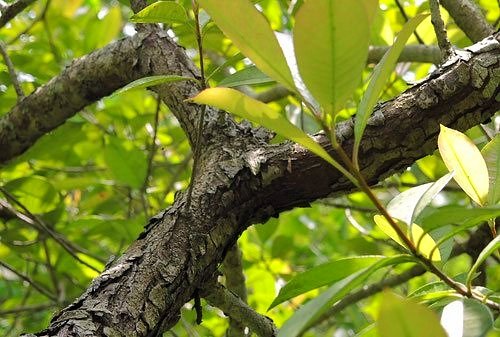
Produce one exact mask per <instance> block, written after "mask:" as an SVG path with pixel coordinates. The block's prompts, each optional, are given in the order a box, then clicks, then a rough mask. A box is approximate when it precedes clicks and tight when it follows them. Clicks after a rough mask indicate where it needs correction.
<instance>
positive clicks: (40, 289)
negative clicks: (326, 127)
mask: <svg viewBox="0 0 500 337" xmlns="http://www.w3.org/2000/svg"><path fill="white" fill-rule="evenodd" d="M0 266H1V267H3V268H5V269H7V270H9V271H11V272H12V273H14V274H15V275H16V276H17V277H19V278H20V279H21V280H23V281H26V282H28V283H29V284H30V285H31V286H32V287H33V289H35V290H36V291H38V292H39V293H40V294H42V295H45V296H46V297H47V298H49V299H50V300H52V301H54V302H57V297H56V296H54V294H52V293H51V292H50V291H49V290H47V289H46V288H45V287H44V286H42V285H40V284H38V283H37V282H35V281H34V280H32V279H31V278H30V277H29V276H27V275H24V274H22V273H20V272H18V271H17V270H16V269H15V268H13V267H11V266H10V265H8V264H7V263H5V262H3V261H1V260H0Z"/></svg>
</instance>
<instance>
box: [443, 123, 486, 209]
mask: <svg viewBox="0 0 500 337" xmlns="http://www.w3.org/2000/svg"><path fill="white" fill-rule="evenodd" d="M438 146H439V153H440V154H441V157H442V158H443V161H444V163H445V165H446V167H448V170H450V171H453V170H454V171H455V176H454V177H453V178H454V179H455V180H456V182H457V183H458V185H460V187H461V188H462V189H463V190H464V191H465V193H467V195H468V196H469V197H470V198H471V199H472V200H474V201H475V202H476V203H478V204H479V205H482V206H483V205H485V204H486V202H487V200H488V188H489V178H488V168H487V167H486V163H485V161H484V158H483V156H482V155H481V152H479V150H478V148H477V147H476V145H475V144H474V143H473V142H472V140H470V139H469V137H467V136H466V135H464V134H463V133H461V132H459V131H456V130H453V129H449V128H447V127H445V126H443V125H441V132H440V133H439V137H438Z"/></svg>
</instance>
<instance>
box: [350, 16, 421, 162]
mask: <svg viewBox="0 0 500 337" xmlns="http://www.w3.org/2000/svg"><path fill="white" fill-rule="evenodd" d="M428 15H429V14H419V15H417V16H415V17H413V18H412V19H411V20H409V21H408V22H407V23H406V24H405V25H404V27H403V29H402V30H401V32H400V33H399V34H398V36H397V37H396V40H395V41H394V43H393V45H392V47H391V48H389V50H388V51H387V52H386V53H385V55H384V57H382V59H381V60H380V62H379V63H378V64H377V66H376V67H375V69H374V70H373V75H372V78H371V80H370V83H369V84H368V88H367V89H366V92H365V94H364V95H363V98H362V99H361V102H360V103H359V107H358V112H357V113H356V120H355V123H354V148H353V155H352V157H353V158H354V159H353V160H354V162H355V163H357V161H358V153H359V146H360V144H361V137H362V136H363V133H364V131H365V128H366V124H367V123H368V119H369V118H370V116H371V114H372V112H373V107H374V106H375V104H376V103H377V100H378V98H379V96H380V93H381V92H382V90H383V89H384V86H385V84H386V83H387V81H388V79H389V77H390V76H391V74H392V72H393V70H394V68H395V66H396V63H397V61H398V58H399V55H400V54H401V52H402V51H403V48H404V46H405V44H406V41H408V39H409V38H410V36H411V35H412V34H413V32H414V31H415V29H416V28H417V26H418V25H419V24H420V23H421V22H422V21H423V20H424V19H425V18H426V17H427V16H428ZM356 165H357V164H356Z"/></svg>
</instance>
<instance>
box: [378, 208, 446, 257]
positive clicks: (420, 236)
mask: <svg viewBox="0 0 500 337" xmlns="http://www.w3.org/2000/svg"><path fill="white" fill-rule="evenodd" d="M373 219H374V220H375V223H376V224H377V226H378V227H379V228H380V229H381V230H382V231H383V232H384V233H385V234H387V236H389V237H390V238H391V239H393V240H394V241H396V242H397V243H399V244H400V245H401V246H403V247H405V248H408V247H406V245H405V244H404V243H403V241H402V240H401V239H400V238H399V236H398V234H397V233H396V231H395V230H394V229H393V228H392V226H391V225H390V224H389V221H387V219H386V218H385V217H383V216H382V215H378V214H377V215H375V216H374V217H373ZM394 221H395V222H396V224H397V225H398V226H399V227H400V228H401V229H403V232H404V233H408V232H409V231H410V228H411V234H410V233H408V234H407V235H408V237H409V238H410V239H411V241H412V242H413V243H414V244H415V246H416V247H417V250H418V251H419V252H420V253H421V254H422V255H423V256H424V257H426V258H428V259H431V260H432V261H441V254H440V253H439V249H438V248H437V247H436V242H435V241H434V239H433V238H432V237H431V236H430V235H429V234H427V233H425V232H424V230H423V229H422V228H421V227H420V226H418V225H417V224H411V226H408V225H407V224H405V223H404V222H402V221H400V220H398V219H394Z"/></svg>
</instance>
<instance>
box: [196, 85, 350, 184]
mask: <svg viewBox="0 0 500 337" xmlns="http://www.w3.org/2000/svg"><path fill="white" fill-rule="evenodd" d="M191 100H192V101H193V102H195V103H198V104H207V105H211V106H214V107H217V108H219V109H222V110H225V111H227V112H229V113H232V114H234V115H236V116H239V117H242V118H246V119H248V120H249V121H251V122H254V123H257V124H260V125H262V126H264V127H266V128H268V129H270V130H272V131H274V132H276V133H277V134H279V135H281V136H283V137H285V138H287V139H290V140H292V141H294V142H296V143H298V144H300V145H302V146H303V147H305V148H306V149H308V150H310V151H311V152H313V153H314V154H316V155H318V156H319V157H321V158H323V159H324V160H326V161H327V162H328V163H330V164H331V165H333V166H334V167H335V168H337V169H338V170H339V171H341V172H342V173H343V174H344V175H346V176H347V177H348V178H349V179H351V181H353V182H354V181H356V180H355V179H354V178H353V177H352V175H351V174H350V173H349V172H348V171H346V170H345V169H344V168H343V167H342V166H341V165H340V164H338V163H337V162H336V161H335V160H334V159H333V158H332V157H331V156H330V155H329V154H328V152H326V151H325V149H323V148H322V147H321V146H320V145H319V144H318V143H316V142H315V141H314V140H313V139H312V138H311V137H309V135H307V134H306V133H305V132H304V131H302V130H301V129H299V128H297V127H296V126H295V125H293V124H292V123H290V121H289V120H288V119H286V118H285V116H283V115H282V114H280V113H279V112H277V111H276V110H274V109H272V108H271V107H270V106H269V105H267V104H264V103H262V102H260V101H257V100H255V99H253V98H251V97H248V96H246V95H244V94H242V93H241V92H239V91H237V90H234V89H231V88H210V89H206V90H203V91H202V92H200V93H199V94H198V95H197V96H196V97H194V98H192V99H191Z"/></svg>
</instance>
